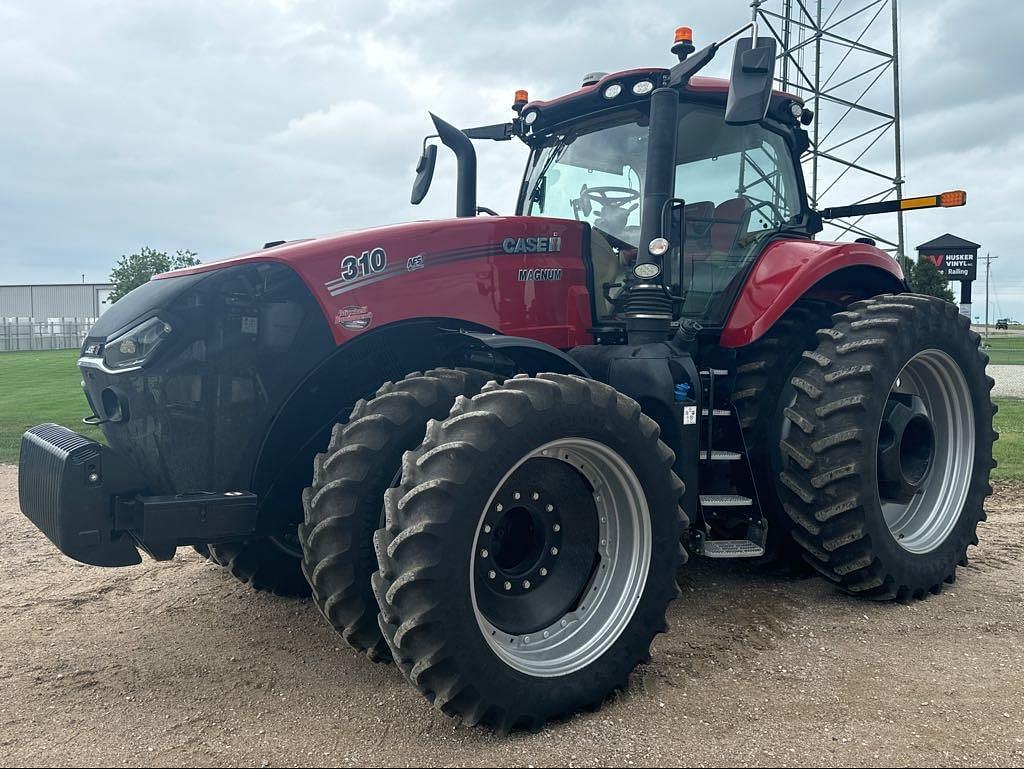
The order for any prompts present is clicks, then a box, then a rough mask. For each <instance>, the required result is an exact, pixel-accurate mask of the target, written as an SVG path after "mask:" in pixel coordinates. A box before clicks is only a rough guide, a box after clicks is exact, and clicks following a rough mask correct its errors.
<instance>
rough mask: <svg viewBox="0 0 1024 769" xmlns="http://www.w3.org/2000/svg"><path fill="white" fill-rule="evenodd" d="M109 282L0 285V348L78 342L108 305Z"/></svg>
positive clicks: (52, 346)
mask: <svg viewBox="0 0 1024 769" xmlns="http://www.w3.org/2000/svg"><path fill="white" fill-rule="evenodd" d="M113 288H114V287H113V285H112V284H110V283H63V284H51V285H35V286H32V285H18V286H0V352H6V351H13V350H62V349H74V348H77V347H79V346H80V345H81V343H82V340H83V339H84V338H85V334H86V333H87V332H88V330H89V328H90V327H91V326H92V324H93V323H95V322H96V319H97V318H98V317H99V316H100V315H102V314H103V312H104V311H105V310H106V309H107V307H109V306H110V292H111V291H112V290H113Z"/></svg>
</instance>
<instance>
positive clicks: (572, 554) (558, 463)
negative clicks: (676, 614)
mask: <svg viewBox="0 0 1024 769" xmlns="http://www.w3.org/2000/svg"><path fill="white" fill-rule="evenodd" d="M517 493H518V494H519V496H518V497H516V494H517ZM534 494H536V495H537V496H536V498H535V497H534ZM499 505H500V506H501V509H500V510H499V509H498V508H499ZM549 508H550V509H549ZM559 537H561V540H560V544H559V539H558V538H559ZM541 541H543V545H541V544H540V543H541ZM651 550H652V540H651V522H650V517H649V512H648V506H647V500H646V495H645V493H644V490H643V486H642V485H641V483H640V481H639V479H638V478H637V476H636V473H635V472H634V471H633V470H632V468H630V466H629V464H628V463H627V462H626V461H625V460H624V459H623V457H622V456H621V455H619V454H618V453H617V452H615V451H614V450H612V449H610V448H609V447H608V446H606V445H604V444H602V443H598V442H596V441H593V440H589V439H586V438H572V437H566V438H562V439H558V440H555V441H551V442H550V443H546V444H544V445H542V446H539V447H537V448H536V449H534V450H533V451H531V452H529V453H528V454H526V455H525V456H524V457H523V458H522V459H520V460H519V461H518V462H517V463H516V464H515V465H514V466H513V467H511V468H510V469H509V471H508V473H507V474H506V475H505V476H504V478H503V479H502V481H501V483H500V484H499V486H498V488H497V489H496V490H495V491H494V493H493V494H492V495H491V497H490V499H489V500H488V502H487V505H486V507H485V508H484V510H483V511H482V514H481V517H480V519H479V524H478V526H477V536H476V539H475V541H474V549H473V552H472V554H471V577H470V590H471V595H472V601H473V611H474V613H475V614H476V619H477V623H478V625H479V627H480V631H481V633H482V634H483V637H484V639H485V640H486V642H487V644H488V645H489V646H490V647H491V649H492V651H494V653H495V654H496V655H497V656H498V657H499V658H500V659H501V660H503V661H504V662H505V663H506V664H508V665H509V666H510V667H512V668H514V669H515V670H518V671H520V672H522V673H525V674H527V675H531V676H538V677H549V676H561V675H567V674H569V673H572V672H575V671H577V670H581V669H582V668H584V667H586V666H587V665H588V664H590V663H591V662H592V661H593V660H595V659H598V658H599V657H600V656H601V655H602V654H604V653H605V651H607V649H608V648H610V646H611V645H612V644H613V643H614V642H615V640H616V639H617V638H618V637H619V635H620V634H621V633H622V632H623V630H624V629H625V627H626V625H627V624H628V623H629V621H630V619H631V618H632V616H633V612H634V611H635V610H636V607H637V605H638V603H639V601H640V599H641V596H642V595H643V593H644V586H645V584H646V581H647V573H648V569H649V567H650V559H651ZM484 551H486V556H485V555H484ZM492 574H493V576H492ZM513 577H515V579H513ZM535 579H536V583H535V581H534V580H535ZM516 581H518V582H519V584H518V585H516V584H515V582H516ZM526 582H529V583H530V584H529V586H528V587H524V584H525V583H526ZM506 583H508V588H507V589H506Z"/></svg>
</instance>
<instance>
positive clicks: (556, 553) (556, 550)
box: [551, 547, 558, 555]
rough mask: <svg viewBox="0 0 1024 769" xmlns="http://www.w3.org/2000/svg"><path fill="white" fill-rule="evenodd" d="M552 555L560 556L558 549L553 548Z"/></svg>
mask: <svg viewBox="0 0 1024 769" xmlns="http://www.w3.org/2000/svg"><path fill="white" fill-rule="evenodd" d="M551 555H558V548H557V547H553V548H551Z"/></svg>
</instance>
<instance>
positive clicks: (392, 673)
mask: <svg viewBox="0 0 1024 769" xmlns="http://www.w3.org/2000/svg"><path fill="white" fill-rule="evenodd" d="M15 486H16V481H15V472H14V468H10V467H0V765H4V766H37V765H76V766H120V765H130V766H147V765H148V766H152V765H157V766H183V765H188V766H317V765H329V766H344V765H357V766H368V765H383V766H407V765H414V766H415V765H426V766H446V765H452V766H459V765H474V766H510V765H518V766H526V765H535V766H591V765H592V766H609V765H612V766H630V765H662V766H666V765H667V766H678V765H680V764H682V765H693V766H748V765H775V766H777V765H780V764H782V765H790V766H801V765H802V766H864V765H871V766H908V765H917V766H935V765H940V766H943V765H945V766H948V765H961V766H966V765H978V766H992V765H995V766H1014V765H1016V766H1021V765H1024V683H1022V682H1024V644H1022V642H1021V639H1022V638H1024V602H1022V601H1021V596H1022V595H1024V544H1022V540H1024V537H1022V536H1021V531H1022V530H1024V511H1022V505H1021V503H1020V501H1019V500H1020V496H1021V495H1020V492H1021V491H1022V490H1024V487H1020V486H1018V487H1007V486H1003V487H1000V489H999V493H998V496H997V497H996V498H994V499H992V500H990V504H989V511H990V518H989V523H988V524H987V525H986V526H985V527H983V531H982V533H981V547H979V548H977V549H975V550H972V551H971V564H970V566H969V567H968V568H966V569H962V570H961V571H960V579H959V581H958V582H957V583H956V584H955V585H954V586H952V587H951V588H949V589H948V590H946V591H945V592H944V593H943V594H942V595H941V596H937V597H934V598H931V599H929V600H927V601H925V602H922V603H915V604H911V605H907V606H900V605H889V604H882V605H874V604H868V603H864V602H861V601H857V600H854V599H850V598H847V597H844V596H840V595H837V594H836V593H835V592H834V591H833V590H832V589H831V587H830V586H829V585H827V584H825V583H824V582H823V581H822V580H818V579H808V580H803V581H797V582H792V581H790V582H783V581H778V580H773V579H769V578H767V577H765V576H759V575H756V574H751V573H750V572H748V571H747V570H745V569H743V568H741V567H738V566H732V565H722V564H719V565H714V564H709V563H707V562H704V563H692V564H691V565H690V566H688V567H687V569H686V571H685V572H684V573H683V576H682V587H683V597H682V598H681V599H680V600H679V601H677V602H676V603H675V604H673V607H672V609H671V611H670V613H669V622H670V624H671V632H670V633H669V634H668V635H665V636H660V637H659V639H658V641H657V642H656V644H655V648H654V655H653V660H652V662H651V664H649V665H646V666H643V667H642V668H640V669H639V670H638V671H637V673H636V674H635V675H634V676H633V678H632V681H631V685H630V688H629V690H628V691H627V692H625V693H624V694H622V695H619V696H618V697H616V698H614V699H613V700H612V701H611V702H608V703H606V704H605V706H604V708H602V709H601V710H600V711H599V712H597V713H589V714H583V715H580V716H577V717H576V718H573V719H571V720H570V721H568V722H566V723H561V724H552V725H549V726H548V727H546V728H545V729H544V730H543V731H542V732H540V733H539V734H516V735H513V736H512V737H510V738H508V739H498V738H496V737H494V736H493V735H492V734H491V733H490V732H488V731H486V730H484V729H467V728H464V727H462V726H458V725H457V724H455V723H454V722H453V721H452V720H450V719H448V718H446V717H445V716H443V715H441V714H440V713H438V712H436V711H434V710H432V709H431V708H430V707H429V706H428V705H427V704H426V702H425V701H424V700H423V699H422V697H420V695H419V694H418V693H417V692H415V691H413V689H412V688H411V687H410V686H409V685H407V684H406V683H405V682H404V681H403V680H402V679H401V677H400V676H399V674H398V672H397V671H396V670H395V669H394V667H391V666H384V665H372V664H370V663H369V662H368V661H367V660H366V658H365V657H362V656H359V655H357V654H355V653H352V652H350V651H348V649H347V648H346V647H345V646H344V644H342V643H340V642H339V640H338V639H337V638H335V637H334V635H333V634H332V632H331V631H330V629H329V628H328V627H327V626H326V623H324V622H323V621H322V620H321V618H320V617H319V616H318V615H317V613H316V611H315V610H314V609H313V607H312V605H311V604H310V603H308V602H301V601H286V600H282V599H276V598H271V597H268V596H265V595H259V594H256V593H254V592H252V591H250V590H248V589H246V588H245V587H243V586H241V585H240V584H238V583H237V582H235V581H234V580H232V579H231V578H230V577H228V576H227V575H226V574H225V573H224V572H223V571H222V570H221V569H219V568H218V567H215V566H213V565H211V564H209V563H207V562H205V561H202V560H201V559H200V558H199V557H198V556H196V555H195V554H194V553H191V552H185V551H181V552H180V553H179V555H178V557H176V558H175V559H174V560H172V561H168V562H166V563H153V562H151V561H147V562H146V563H145V564H143V565H142V566H139V567H135V568H130V569H119V570H104V569H95V568H91V567H87V566H81V565H79V564H75V563H73V562H72V561H70V560H68V559H66V558H63V557H62V556H60V555H59V554H58V553H57V552H56V551H55V550H54V548H53V547H52V546H51V545H50V544H49V543H48V542H47V541H46V540H45V539H44V538H43V537H42V536H41V535H40V534H39V532H38V531H36V530H35V529H34V528H33V527H32V526H31V525H30V524H29V523H28V522H27V521H26V520H25V519H24V518H23V517H22V516H21V515H20V514H18V512H17V493H16V488H15Z"/></svg>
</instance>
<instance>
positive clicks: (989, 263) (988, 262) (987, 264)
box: [985, 253, 999, 339]
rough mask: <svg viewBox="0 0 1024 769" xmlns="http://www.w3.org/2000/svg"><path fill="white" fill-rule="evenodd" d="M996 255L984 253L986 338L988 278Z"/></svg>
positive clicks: (986, 328)
mask: <svg viewBox="0 0 1024 769" xmlns="http://www.w3.org/2000/svg"><path fill="white" fill-rule="evenodd" d="M998 258H999V257H998V256H992V254H990V253H986V254H985V339H988V285H989V282H990V281H989V278H990V277H991V275H992V262H994V261H995V260H996V259H998Z"/></svg>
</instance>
